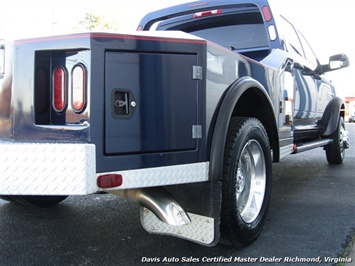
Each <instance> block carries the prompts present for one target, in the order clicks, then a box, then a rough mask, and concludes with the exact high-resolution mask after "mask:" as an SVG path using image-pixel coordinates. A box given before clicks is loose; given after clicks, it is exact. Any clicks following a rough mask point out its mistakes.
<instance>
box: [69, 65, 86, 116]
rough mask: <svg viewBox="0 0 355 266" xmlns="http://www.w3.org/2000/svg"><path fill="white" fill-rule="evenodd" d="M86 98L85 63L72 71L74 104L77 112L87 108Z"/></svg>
mask: <svg viewBox="0 0 355 266" xmlns="http://www.w3.org/2000/svg"><path fill="white" fill-rule="evenodd" d="M85 98H86V69H85V68H84V66H83V65H77V66H75V67H74V68H73V71H72V106H73V109H74V111H75V112H81V111H83V110H84V108H85Z"/></svg>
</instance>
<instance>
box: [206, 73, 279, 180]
mask: <svg viewBox="0 0 355 266" xmlns="http://www.w3.org/2000/svg"><path fill="white" fill-rule="evenodd" d="M249 89H253V90H255V91H257V92H258V93H257V94H258V97H260V98H262V99H263V100H262V101H263V102H264V103H266V104H264V105H265V107H267V108H266V110H263V114H261V113H255V112H254V113H252V112H250V114H249V113H243V114H239V113H237V114H235V113H234V112H235V109H236V106H237V105H238V101H239V100H240V98H241V97H242V96H243V94H244V93H246V92H247V91H248V90H249ZM265 114H268V116H265ZM233 115H242V116H250V117H256V118H258V119H259V120H261V122H262V123H263V124H264V127H265V129H266V131H267V133H268V135H269V139H270V142H271V146H272V147H273V156H274V161H275V160H276V161H277V160H278V157H279V146H278V139H277V136H278V134H277V124H276V118H275V114H274V112H273V109H272V102H271V100H270V97H269V95H268V93H267V91H266V90H265V88H264V87H263V86H262V85H261V84H260V83H259V82H258V81H256V80H254V79H253V78H251V77H243V78H240V79H238V80H237V81H236V82H235V83H233V84H232V85H231V86H230V88H229V89H228V90H227V92H226V93H225V95H224V97H223V99H222V102H221V104H220V108H219V110H218V114H217V118H216V122H215V124H214V131H213V136H212V142H211V149H210V178H211V179H212V180H220V179H221V176H222V170H223V156H224V146H225V142H226V137H227V131H228V126H229V121H230V119H231V117H232V116H233ZM266 117H267V118H266Z"/></svg>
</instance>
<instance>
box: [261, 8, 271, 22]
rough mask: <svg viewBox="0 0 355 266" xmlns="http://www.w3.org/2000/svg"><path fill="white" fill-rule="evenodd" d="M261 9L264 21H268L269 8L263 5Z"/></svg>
mask: <svg viewBox="0 0 355 266" xmlns="http://www.w3.org/2000/svg"><path fill="white" fill-rule="evenodd" d="M262 11H263V15H264V19H265V21H266V22H269V21H270V20H271V18H272V16H271V12H270V8H269V7H268V6H264V7H263V9H262Z"/></svg>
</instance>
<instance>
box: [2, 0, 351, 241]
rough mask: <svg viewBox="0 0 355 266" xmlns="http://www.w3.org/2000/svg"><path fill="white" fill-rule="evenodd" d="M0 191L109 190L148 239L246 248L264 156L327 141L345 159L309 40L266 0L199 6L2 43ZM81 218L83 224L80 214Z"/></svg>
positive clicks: (263, 178)
mask: <svg viewBox="0 0 355 266" xmlns="http://www.w3.org/2000/svg"><path fill="white" fill-rule="evenodd" d="M0 56H1V58H0V62H1V63H0V64H1V67H0V82H1V87H0V195H1V198H2V199H5V200H8V201H13V202H20V203H25V204H32V205H40V206H43V205H45V206H50V205H55V204H57V203H59V202H61V201H63V200H64V199H65V198H66V197H67V196H70V195H87V194H94V193H112V194H115V195H118V196H120V197H124V198H127V199H130V200H133V201H134V202H136V203H138V204H140V205H141V206H142V209H141V210H142V211H141V222H142V225H143V227H144V228H145V229H146V230H147V231H148V232H150V233H156V234H168V235H173V236H176V237H180V238H183V239H186V240H190V241H194V242H196V243H199V244H202V245H206V246H214V245H216V244H217V243H218V242H219V241H221V240H222V241H228V242H229V243H231V244H232V245H234V246H235V247H243V246H247V245H249V244H251V243H252V242H253V241H254V240H255V239H256V238H257V237H258V235H259V234H260V233H261V231H262V227H263V224H264V222H265V219H266V215H267V210H268V207H269V203H270V195H271V187H272V163H273V162H275V163H276V162H280V161H281V160H282V158H283V157H285V156H286V155H290V154H297V153H300V152H304V151H307V150H309V149H314V148H319V147H321V148H323V149H324V150H325V155H326V158H327V160H328V162H329V163H330V164H341V163H342V161H343V160H344V155H345V149H346V148H348V147H349V136H348V133H347V131H346V130H345V126H344V122H343V118H344V103H343V101H342V99H341V98H339V97H337V96H336V94H335V89H334V86H333V85H332V83H330V82H328V81H327V80H326V79H325V78H324V75H323V74H324V73H326V72H329V71H334V70H337V69H341V68H344V67H347V66H348V65H349V60H348V58H347V56H346V55H345V54H337V55H333V56H331V57H330V58H329V62H328V63H326V64H320V63H319V61H318V60H317V58H316V56H315V54H314V53H313V51H312V48H311V47H310V46H309V44H308V43H307V41H306V39H305V38H304V36H303V35H302V34H301V33H300V32H299V31H298V30H297V29H296V28H295V27H294V26H293V25H292V24H291V23H290V22H289V21H288V20H287V19H286V18H284V17H283V16H280V15H277V14H276V12H272V8H271V6H270V5H269V3H268V2H267V0H233V1H232V0H218V1H208V2H207V1H195V2H191V3H186V4H182V5H178V6H174V7H170V8H166V9H162V10H158V11H155V12H152V13H149V14H147V15H146V16H145V17H144V18H143V19H142V20H141V22H140V24H139V27H138V30H137V32H134V33H132V34H112V33H93V32H89V33H81V34H72V35H63V36H50V37H43V38H35V39H26V40H17V41H13V42H10V43H1V49H0ZM83 222H84V221H83Z"/></svg>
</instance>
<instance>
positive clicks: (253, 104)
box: [232, 88, 279, 162]
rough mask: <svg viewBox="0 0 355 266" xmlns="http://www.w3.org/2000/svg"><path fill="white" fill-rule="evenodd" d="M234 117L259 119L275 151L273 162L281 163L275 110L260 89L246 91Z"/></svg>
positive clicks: (235, 109) (240, 99) (238, 103)
mask: <svg viewBox="0 0 355 266" xmlns="http://www.w3.org/2000/svg"><path fill="white" fill-rule="evenodd" d="M232 116H235V117H237V116H244V117H255V118H257V119H258V120H259V121H260V122H261V123H262V124H263V126H264V127H265V130H266V132H267V134H268V137H269V141H270V146H271V149H272V150H273V161H274V162H277V161H279V141H278V132H277V130H276V129H277V125H276V121H275V119H274V113H273V109H272V107H271V106H270V102H269V101H268V100H267V99H266V98H265V95H264V93H263V92H261V91H260V89H257V88H249V89H248V90H246V91H245V92H244V93H243V95H242V96H241V97H240V98H239V100H238V102H237V104H236V105H235V107H234V110H233V113H232Z"/></svg>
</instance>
